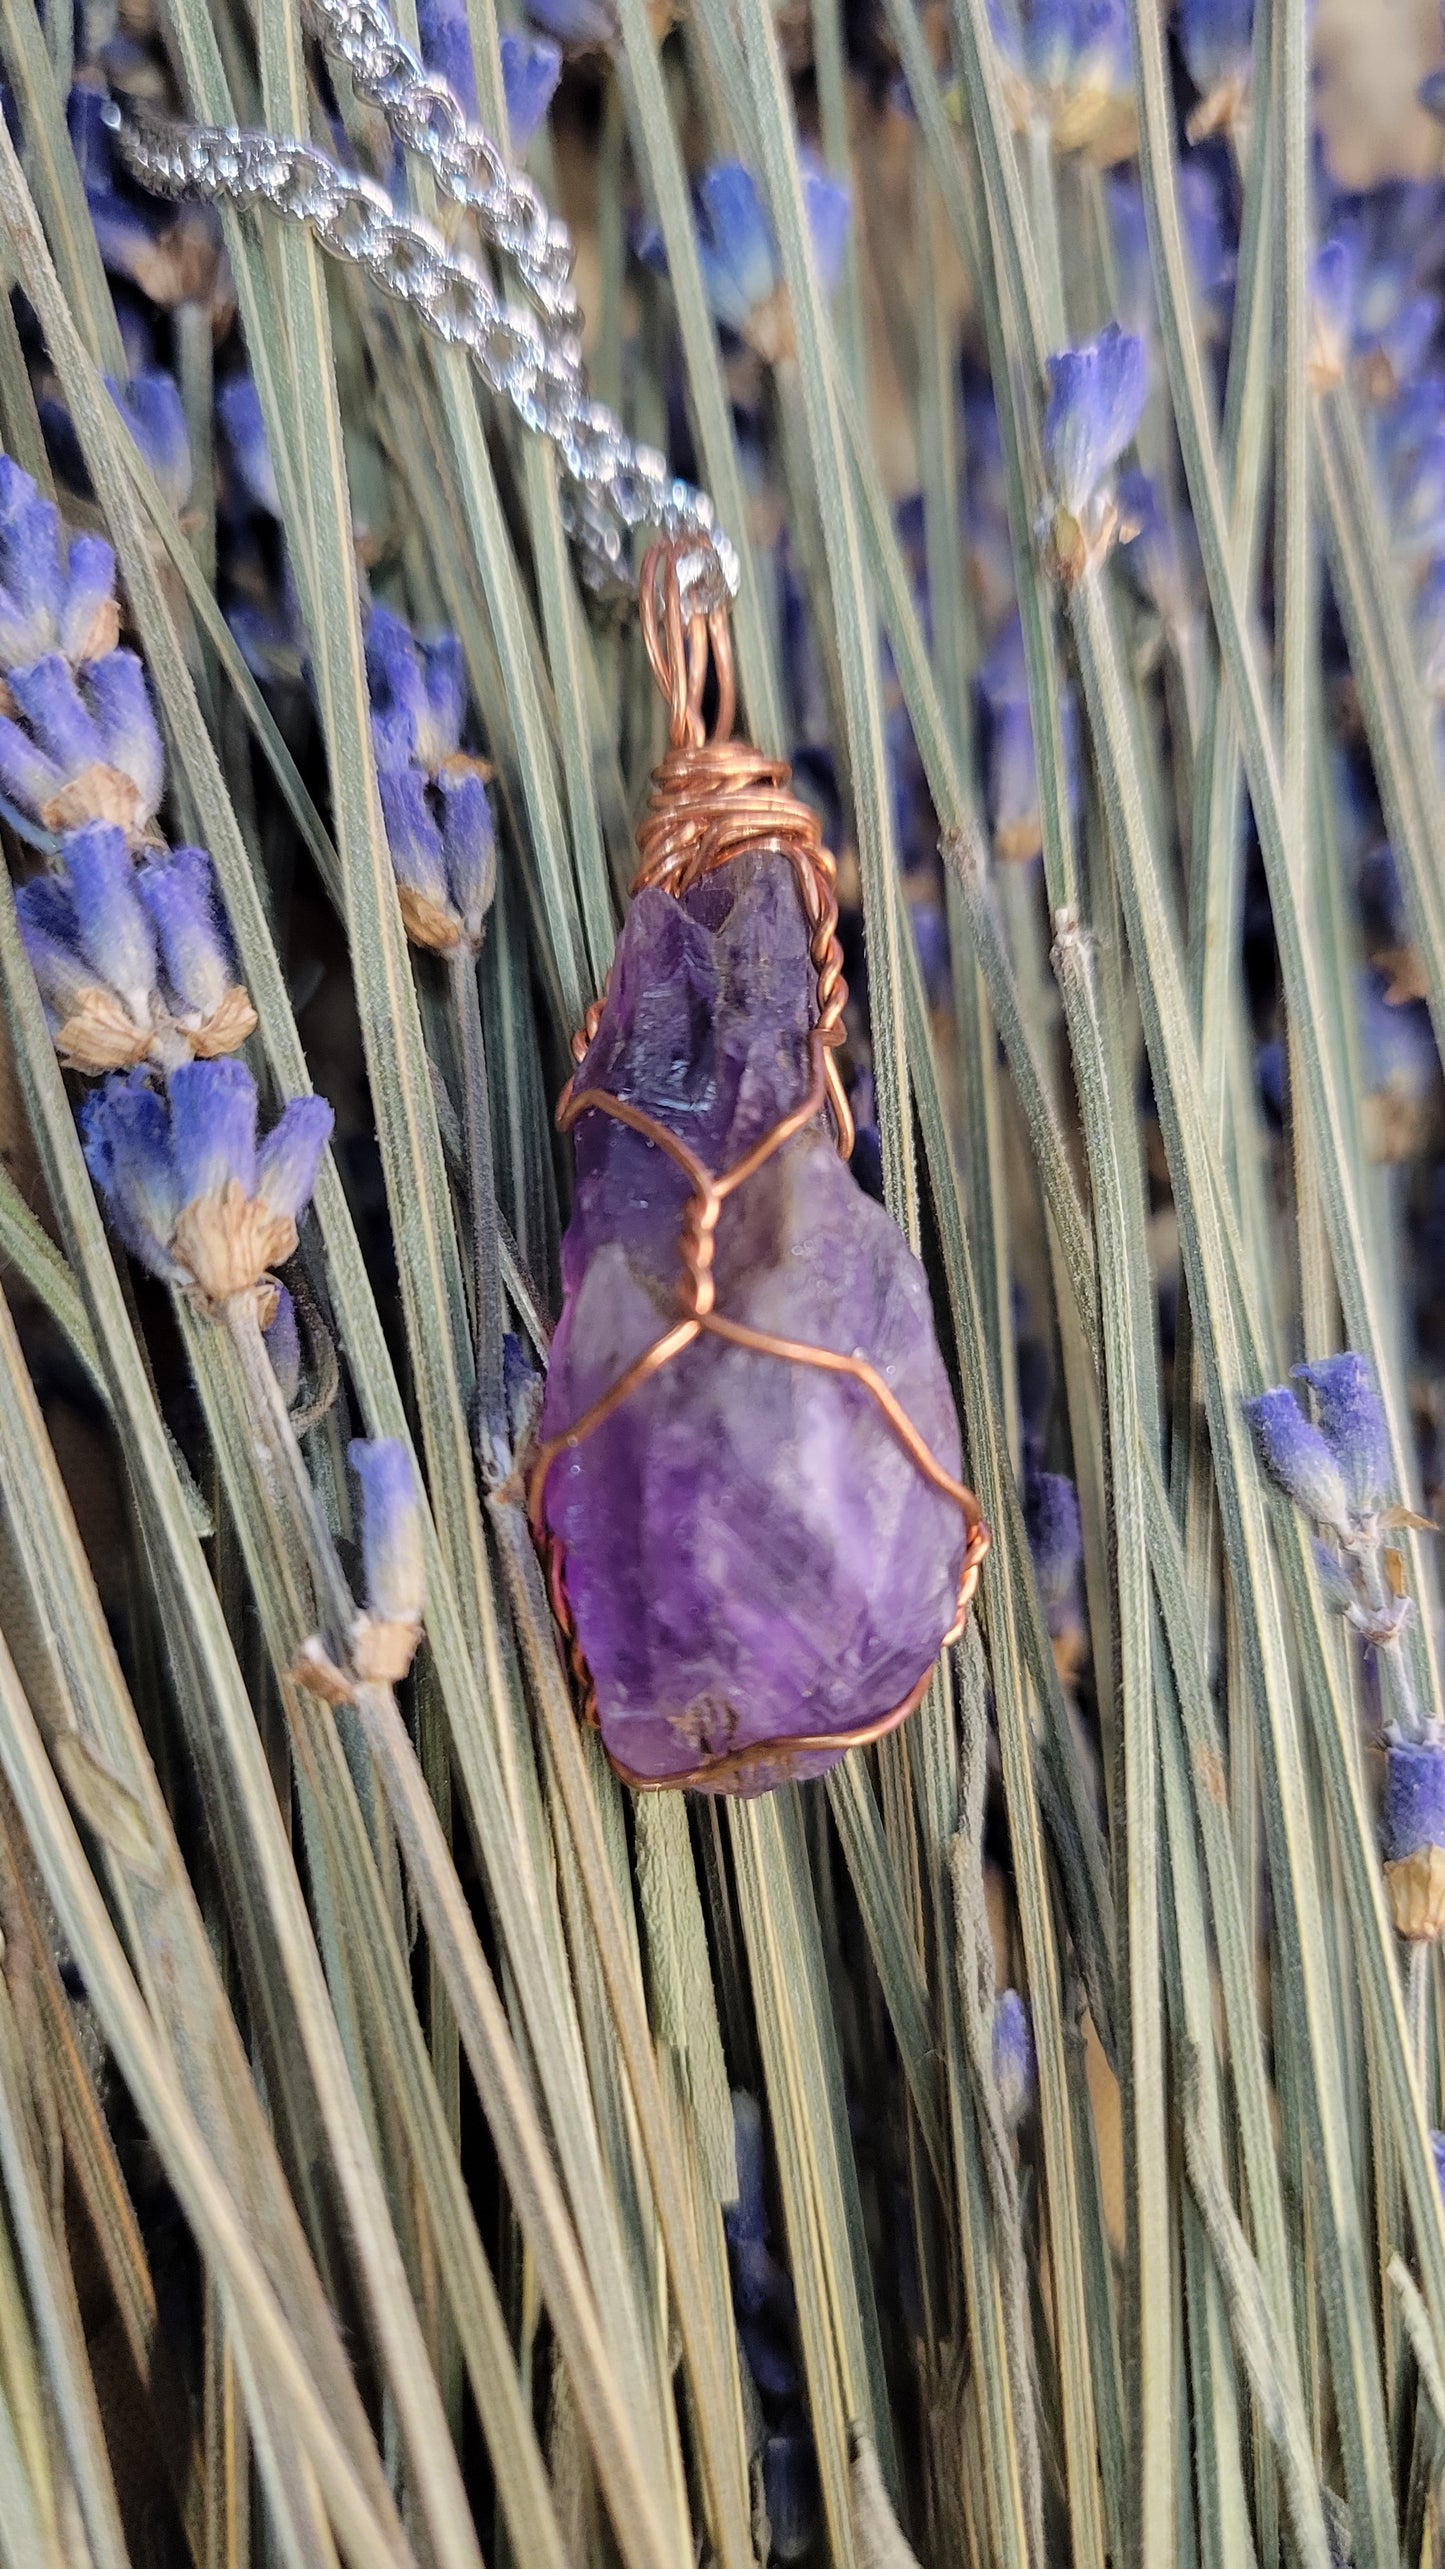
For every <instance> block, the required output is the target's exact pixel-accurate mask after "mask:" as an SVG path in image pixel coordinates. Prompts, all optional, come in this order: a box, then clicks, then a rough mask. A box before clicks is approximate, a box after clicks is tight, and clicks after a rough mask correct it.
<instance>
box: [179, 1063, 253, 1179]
mask: <svg viewBox="0 0 1445 2569" xmlns="http://www.w3.org/2000/svg"><path fill="white" fill-rule="evenodd" d="M167 1094H168V1096H169V1099H170V1108H171V1151H172V1155H173V1157H174V1160H175V1169H176V1189H177V1193H178V1194H179V1197H180V1201H181V1204H182V1206H185V1205H188V1204H196V1203H199V1201H200V1200H201V1198H202V1197H203V1196H213V1195H214V1196H223V1195H225V1194H226V1193H227V1192H228V1190H229V1189H230V1187H231V1186H232V1185H233V1184H234V1185H236V1186H238V1187H239V1188H240V1190H241V1193H242V1195H243V1196H248V1197H249V1196H252V1195H254V1194H255V1193H256V1083H255V1081H254V1079H253V1078H252V1077H251V1074H250V1072H249V1070H248V1069H247V1068H246V1065H245V1063H244V1062H241V1061H193V1062H184V1063H182V1065H181V1067H180V1069H179V1070H175V1071H173V1072H172V1073H171V1077H170V1081H169V1083H168V1088H167Z"/></svg>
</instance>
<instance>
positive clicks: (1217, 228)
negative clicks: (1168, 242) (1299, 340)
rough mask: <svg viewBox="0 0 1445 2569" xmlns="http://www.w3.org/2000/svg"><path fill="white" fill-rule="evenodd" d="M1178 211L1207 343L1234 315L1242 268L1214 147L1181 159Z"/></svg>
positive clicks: (1196, 303)
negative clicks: (1234, 301)
mask: <svg viewBox="0 0 1445 2569" xmlns="http://www.w3.org/2000/svg"><path fill="white" fill-rule="evenodd" d="M1177 187H1178V196H1179V214H1180V220H1181V222H1182V225H1183V229H1184V246H1185V249H1186V251H1187V252H1188V256H1189V265H1190V269H1191V271H1192V278H1193V285H1194V304H1195V315H1196V318H1197V320H1198V322H1199V324H1200V332H1201V336H1202V337H1203V339H1204V340H1205V341H1206V343H1212V342H1213V341H1214V340H1216V339H1217V338H1219V336H1220V335H1221V333H1222V331H1223V330H1224V328H1225V325H1226V323H1227V321H1228V318H1229V310H1230V305H1231V303H1232V301H1233V296H1234V281H1235V276H1236V273H1237V270H1238V265H1239V262H1238V259H1237V257H1236V255H1235V238H1234V228H1233V221H1232V216H1231V214H1230V210H1229V207H1228V204H1227V201H1226V198H1225V196H1224V193H1223V189H1222V185H1221V179H1220V173H1219V169H1218V165H1217V163H1216V161H1215V158H1214V155H1213V153H1212V152H1208V151H1199V152H1187V153H1186V154H1185V155H1184V158H1183V159H1182V160H1181V162H1180V164H1179V172H1178V180H1177Z"/></svg>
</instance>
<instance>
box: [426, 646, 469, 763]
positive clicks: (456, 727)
mask: <svg viewBox="0 0 1445 2569" xmlns="http://www.w3.org/2000/svg"><path fill="white" fill-rule="evenodd" d="M417 648H418V651H419V654H420V665H421V682H422V683H421V695H420V698H419V701H418V704H417V709H416V755H417V758H418V759H419V761H420V763H421V765H422V766H423V767H424V768H426V770H427V772H428V774H429V775H432V776H435V775H437V774H438V772H439V771H440V769H441V768H442V767H443V766H444V765H445V764H446V761H447V760H448V759H449V758H453V757H455V755H456V753H457V750H458V748H459V746H460V743H461V737H462V717H463V716H464V714H465V713H466V710H467V673H466V663H465V661H464V660H463V657H462V646H461V644H460V642H459V641H458V640H457V637H456V635H455V634H454V633H441V634H438V635H437V636H436V637H435V639H434V640H433V641H431V642H423V643H420V644H418V646H417Z"/></svg>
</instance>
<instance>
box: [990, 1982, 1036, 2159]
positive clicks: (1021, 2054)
mask: <svg viewBox="0 0 1445 2569" xmlns="http://www.w3.org/2000/svg"><path fill="white" fill-rule="evenodd" d="M1034 2069H1035V2065H1034V2037H1033V2028H1032V2026H1031V2025H1030V2023H1029V2011H1028V2009H1027V2007H1026V2006H1025V2005H1024V2002H1023V2000H1022V1998H1020V1996H1019V1993H1018V1991H1017V1990H1016V1989H1002V1990H1000V1992H999V1994H998V1997H997V1998H996V1999H995V2001H994V2009H993V2078H994V2085H995V2087H996V2088H997V2089H998V2093H999V2103H1000V2104H1001V2106H1002V2107H1003V2119H1004V2121H1005V2123H1006V2124H1007V2126H1008V2128H1009V2130H1010V2132H1016V2131H1017V2130H1018V2128H1019V2125H1020V2124H1021V2123H1022V2121H1023V2119H1024V2116H1025V2115H1026V2114H1027V2112H1028V2110H1029V2107H1030V2106H1031V2105H1032V2103H1033V2097H1034Z"/></svg>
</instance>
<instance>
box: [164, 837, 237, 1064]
mask: <svg viewBox="0 0 1445 2569" xmlns="http://www.w3.org/2000/svg"><path fill="white" fill-rule="evenodd" d="M135 886H136V891H137V893H138V895H139V897H140V899H141V900H142V901H143V902H144V904H145V907H146V909H147V911H148V912H149V914H150V920H151V924H152V926H153V927H154V929H155V932H156V936H157V938H158V940H159V942H160V950H161V955H162V958H163V960H164V963H165V971H166V980H167V983H168V985H169V1013H170V1016H171V1018H172V1020H173V1022H174V1024H175V1026H176V1027H177V1029H178V1030H179V1032H180V1033H181V1034H182V1035H183V1036H184V1037H185V1040H186V1043H187V1045H188V1047H189V1049H190V1050H191V1051H192V1052H193V1053H199V1054H201V1055H202V1056H204V1057H205V1058H207V1059H210V1058H212V1057H214V1056H215V1055H217V1054H219V1053H230V1052H234V1051H235V1050H236V1048H237V1046H238V1045H239V1044H243V1043H244V1042H245V1040H246V1037H247V1036H248V1035H249V1034H251V1033H252V1032H253V1031H254V1028H255V1024H256V1011H255V1009H254V1008H253V1007H252V1005H251V1001H250V997H249V995H248V993H247V991H246V990H245V988H244V987H243V985H242V983H241V982H240V981H239V980H238V978H237V974H236V966H235V958H234V956H233V955H232V952H231V946H230V940H229V938H228V937H227V935H226V930H225V923H224V920H223V918H222V915H221V907H220V900H219V896H218V894H217V891H216V884H215V877H214V875H213V873H212V871H211V860H210V858H209V857H208V856H207V855H206V853H205V850H204V849H203V848H199V847H177V848H172V849H171V850H170V851H169V853H168V854H165V855H157V856H153V857H150V858H149V859H148V860H147V861H146V863H145V864H144V865H140V866H138V867H137V868H136V876H135Z"/></svg>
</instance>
